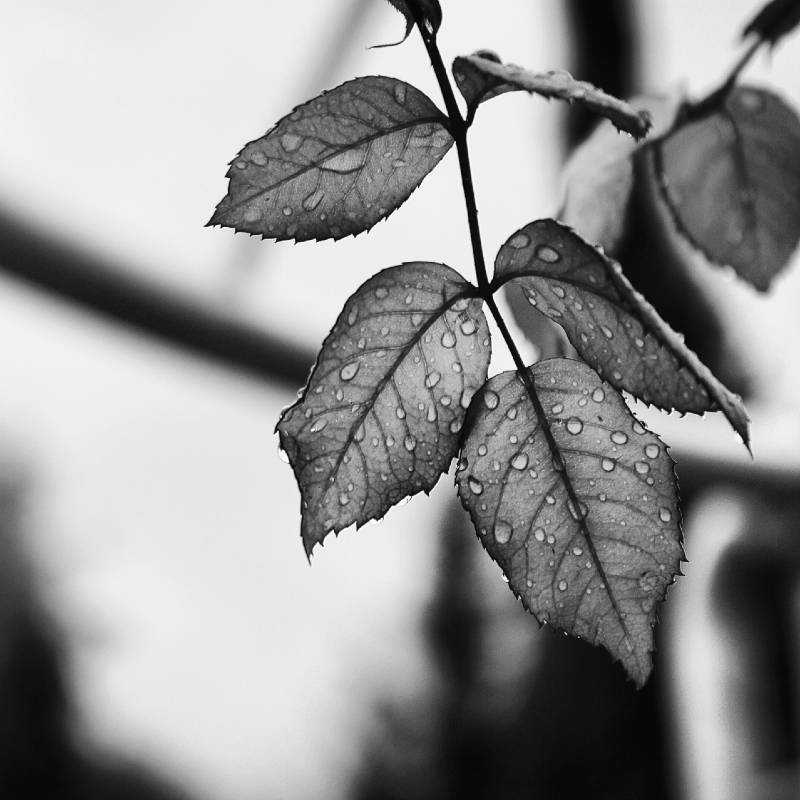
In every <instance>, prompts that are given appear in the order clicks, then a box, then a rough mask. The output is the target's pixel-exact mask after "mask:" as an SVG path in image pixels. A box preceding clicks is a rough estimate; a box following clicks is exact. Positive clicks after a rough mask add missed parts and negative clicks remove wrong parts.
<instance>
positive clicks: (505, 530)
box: [494, 519, 514, 544]
mask: <svg viewBox="0 0 800 800" xmlns="http://www.w3.org/2000/svg"><path fill="white" fill-rule="evenodd" d="M512 533H514V528H513V527H512V526H511V525H510V524H509V523H508V522H506V521H505V520H502V519H501V520H500V521H499V522H497V523H496V524H495V526H494V538H495V539H496V540H497V543H498V544H506V543H507V542H508V541H510V539H511V534H512Z"/></svg>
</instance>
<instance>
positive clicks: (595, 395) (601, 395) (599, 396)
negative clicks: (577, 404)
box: [592, 386, 606, 403]
mask: <svg viewBox="0 0 800 800" xmlns="http://www.w3.org/2000/svg"><path fill="white" fill-rule="evenodd" d="M605 399H606V393H605V392H604V391H603V390H602V389H601V388H600V387H599V386H598V387H597V388H596V389H595V390H594V391H593V392H592V400H594V401H595V403H602V402H603V400H605Z"/></svg>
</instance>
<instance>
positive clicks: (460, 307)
mask: <svg viewBox="0 0 800 800" xmlns="http://www.w3.org/2000/svg"><path fill="white" fill-rule="evenodd" d="M468 306H469V298H468V297H459V298H458V300H456V301H455V303H453V305H452V306H451V307H450V308H451V310H452V311H458V312H461V311H466V310H467V307H468Z"/></svg>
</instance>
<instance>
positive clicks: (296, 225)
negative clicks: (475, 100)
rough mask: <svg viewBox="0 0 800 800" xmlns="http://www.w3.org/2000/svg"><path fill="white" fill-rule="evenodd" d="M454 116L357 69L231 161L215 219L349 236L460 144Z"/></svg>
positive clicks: (282, 234)
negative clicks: (358, 74)
mask: <svg viewBox="0 0 800 800" xmlns="http://www.w3.org/2000/svg"><path fill="white" fill-rule="evenodd" d="M445 122H446V120H445V118H444V116H443V115H442V113H441V112H440V111H439V109H438V108H437V107H436V106H435V105H434V104H433V102H431V100H430V99H428V97H427V96H426V95H424V94H423V93H422V92H420V91H419V90H418V89H415V88H414V87H413V86H411V85H409V84H407V83H404V82H403V81H400V80H396V79H394V78H387V77H382V76H370V77H365V78H356V79H354V80H352V81H348V82H347V83H343V84H342V85H341V86H338V87H336V88H335V89H331V90H330V91H329V92H325V93H323V94H322V95H320V96H319V97H317V98H315V99H314V100H311V101H309V102H308V103H305V104H304V105H301V106H298V107H297V108H296V109H295V110H294V111H293V112H292V113H291V114H289V116H287V117H284V118H283V119H282V120H281V121H280V122H278V124H277V125H276V126H275V127H274V128H273V129H272V130H271V131H269V132H268V133H267V134H266V135H264V136H262V137H261V138H260V139H256V140H254V141H252V142H250V143H249V144H247V145H245V147H244V149H243V150H242V151H241V152H240V153H239V155H238V156H237V157H236V158H235V159H234V160H233V162H231V167H230V169H229V170H228V173H227V177H228V178H229V179H230V183H229V186H228V193H227V195H226V196H225V197H224V198H223V199H222V201H221V202H220V204H219V205H218V206H217V209H216V211H215V212H214V215H213V217H212V218H211V221H210V222H209V225H222V226H225V227H229V228H234V229H235V230H237V231H244V232H247V233H251V234H261V236H263V237H265V238H270V239H278V240H285V239H294V240H295V241H307V240H309V239H316V240H319V239H331V238H333V239H341V238H342V237H344V236H350V235H357V234H359V233H362V232H363V231H367V230H369V229H370V228H371V227H373V226H374V225H375V224H376V223H377V222H379V221H380V220H381V219H385V218H386V217H387V216H389V214H391V213H392V212H393V211H394V210H395V209H397V208H398V207H399V206H400V205H402V203H403V202H404V201H405V200H406V199H407V198H408V197H409V195H410V194H411V193H412V192H413V191H414V189H416V188H417V186H419V184H420V183H421V182H422V180H423V178H424V177H425V176H426V175H427V174H428V173H429V172H430V171H431V170H432V169H433V168H434V167H435V166H436V165H437V164H438V163H439V161H440V160H441V159H442V157H443V156H444V155H445V153H447V151H448V150H449V149H450V147H451V145H452V144H453V138H452V137H451V136H450V133H449V132H448V131H447V129H446V128H445Z"/></svg>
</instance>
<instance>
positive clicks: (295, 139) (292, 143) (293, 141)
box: [281, 133, 303, 153]
mask: <svg viewBox="0 0 800 800" xmlns="http://www.w3.org/2000/svg"><path fill="white" fill-rule="evenodd" d="M301 144H303V137H302V136H298V135H297V134H296V133H284V134H283V136H281V147H282V148H283V149H284V150H285V151H286V152H287V153H293V152H294V151H295V150H297V148H298V147H300V145H301Z"/></svg>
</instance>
